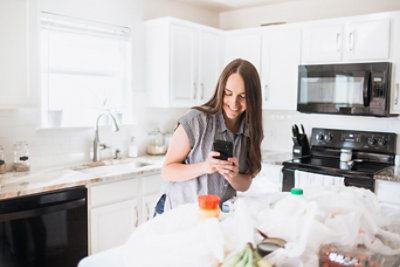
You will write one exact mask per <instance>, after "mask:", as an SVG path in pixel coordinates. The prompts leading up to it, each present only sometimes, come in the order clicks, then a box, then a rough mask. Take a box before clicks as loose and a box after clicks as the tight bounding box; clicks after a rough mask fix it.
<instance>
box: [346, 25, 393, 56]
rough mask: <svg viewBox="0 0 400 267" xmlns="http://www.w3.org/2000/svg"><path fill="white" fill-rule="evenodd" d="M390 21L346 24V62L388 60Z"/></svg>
mask: <svg viewBox="0 0 400 267" xmlns="http://www.w3.org/2000/svg"><path fill="white" fill-rule="evenodd" d="M389 36H390V20H389V19H379V20H378V19H377V20H365V21H355V22H349V23H347V24H346V38H345V39H344V40H345V42H344V58H345V59H346V60H379V59H382V60H385V59H388V58H389V42H390V38H389Z"/></svg>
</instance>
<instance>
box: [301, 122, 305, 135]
mask: <svg viewBox="0 0 400 267" xmlns="http://www.w3.org/2000/svg"><path fill="white" fill-rule="evenodd" d="M300 128H301V133H302V134H304V135H305V134H306V131H304V126H303V124H300Z"/></svg>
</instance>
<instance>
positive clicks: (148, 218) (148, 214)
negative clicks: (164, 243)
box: [144, 203, 150, 221]
mask: <svg viewBox="0 0 400 267" xmlns="http://www.w3.org/2000/svg"><path fill="white" fill-rule="evenodd" d="M144 205H145V207H146V214H147V216H146V221H148V220H150V208H149V204H148V203H146V204H144Z"/></svg>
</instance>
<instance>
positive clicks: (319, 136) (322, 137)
mask: <svg viewBox="0 0 400 267" xmlns="http://www.w3.org/2000/svg"><path fill="white" fill-rule="evenodd" d="M316 138H317V140H318V141H322V139H324V135H323V134H317V135H316Z"/></svg>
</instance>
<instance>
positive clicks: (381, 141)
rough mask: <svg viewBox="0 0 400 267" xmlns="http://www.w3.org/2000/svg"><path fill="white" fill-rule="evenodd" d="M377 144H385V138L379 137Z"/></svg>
mask: <svg viewBox="0 0 400 267" xmlns="http://www.w3.org/2000/svg"><path fill="white" fill-rule="evenodd" d="M378 144H379V145H380V146H384V145H386V139H385V138H383V137H382V138H379V140H378Z"/></svg>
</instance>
